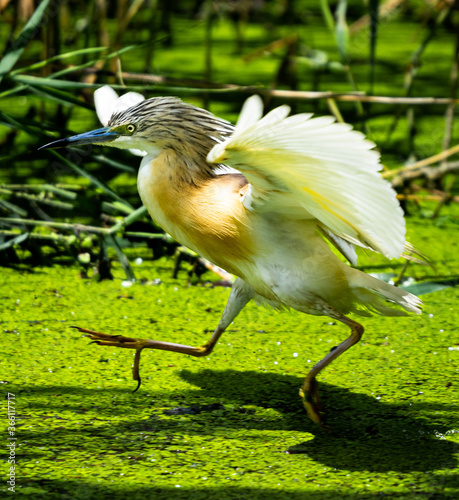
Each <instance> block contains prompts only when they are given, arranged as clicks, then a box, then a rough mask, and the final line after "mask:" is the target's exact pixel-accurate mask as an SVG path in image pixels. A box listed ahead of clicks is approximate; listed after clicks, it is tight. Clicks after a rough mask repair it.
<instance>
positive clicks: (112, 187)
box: [0, 0, 459, 278]
mask: <svg viewBox="0 0 459 500" xmlns="http://www.w3.org/2000/svg"><path fill="white" fill-rule="evenodd" d="M1 16H2V17H1V24H0V27H1V36H0V43H1V44H2V45H3V47H4V49H3V54H4V56H3V59H2V61H1V64H0V78H1V91H0V127H1V129H0V134H1V135H0V158H1V164H2V168H1V170H0V182H1V184H0V215H1V218H0V259H2V260H3V261H5V260H6V261H8V262H9V263H11V264H15V263H20V262H22V263H29V264H31V265H34V264H43V263H47V262H48V263H49V262H50V259H59V260H60V261H61V262H65V261H67V262H80V264H82V265H83V267H85V266H86V267H92V266H95V268H96V272H97V273H98V276H100V277H109V276H110V271H109V264H108V259H107V258H106V254H107V248H112V249H115V250H116V254H115V251H114V250H110V251H109V254H110V255H113V256H114V258H117V259H118V260H119V261H120V262H121V263H122V264H123V266H124V268H125V273H126V275H127V277H129V278H132V277H133V276H134V272H133V271H132V269H130V267H129V263H128V261H127V259H125V258H123V249H125V248H127V247H130V246H132V245H148V246H149V247H150V248H152V249H153V256H154V257H155V258H157V257H159V256H161V255H164V254H165V253H166V254H170V253H174V252H175V244H174V243H173V242H170V241H169V240H168V239H167V237H166V238H164V237H163V235H162V233H161V231H160V230H159V229H158V228H155V227H154V226H153V225H152V222H151V221H150V220H149V218H148V217H147V216H146V214H145V210H144V209H142V208H139V210H137V211H136V210H135V209H136V208H138V207H139V206H140V202H139V199H138V195H137V191H136V186H135V171H136V169H137V165H138V163H139V161H138V158H135V157H132V156H131V155H130V154H129V152H125V151H121V152H120V151H119V150H117V151H113V150H110V149H107V148H105V149H102V148H94V149H92V148H86V149H80V150H68V151H63V152H62V151H59V152H56V151H43V152H37V148H38V147H39V146H40V145H43V144H44V143H46V142H49V141H50V140H53V139H56V138H59V137H65V136H68V135H71V134H74V133H78V132H82V131H85V130H90V129H92V128H96V127H98V126H99V124H98V122H97V119H96V116H95V113H94V112H93V101H92V94H93V90H94V88H96V87H98V86H99V85H102V84H110V85H112V86H114V87H115V88H117V89H118V92H120V93H123V92H125V91H127V90H136V91H139V92H141V93H143V94H144V95H146V96H147V97H152V96H156V95H165V94H172V95H179V96H181V97H182V98H184V99H186V100H188V101H190V102H192V103H195V104H196V105H200V106H204V107H207V108H209V109H210V110H211V111H213V112H214V113H216V114H218V115H220V116H222V117H224V118H227V119H229V120H232V121H234V120H235V119H236V117H237V113H238V111H239V109H240V107H241V104H242V102H243V100H244V99H245V98H246V97H247V96H248V95H250V94H252V93H253V92H259V93H260V94H261V95H262V96H263V97H264V99H265V103H266V109H269V108H272V107H273V106H276V105H278V104H280V103H284V102H286V101H287V102H289V103H290V105H291V106H292V108H293V110H294V111H296V112H298V111H311V110H312V111H314V112H316V113H319V114H329V113H333V114H334V115H335V116H336V117H337V119H339V120H341V119H342V120H344V121H347V122H349V123H352V124H353V125H354V126H355V127H356V128H358V129H361V130H362V131H364V132H365V133H367V134H368V135H369V137H370V138H371V139H373V140H374V141H375V142H376V143H377V145H378V148H379V149H380V150H381V152H382V155H383V163H384V165H385V166H386V167H387V168H391V169H393V170H392V171H391V172H386V173H385V175H387V177H388V178H389V179H390V180H391V181H392V182H393V184H394V186H395V187H396V188H397V190H398V191H399V193H400V198H401V200H402V204H403V206H404V208H405V209H406V211H407V212H408V213H412V212H415V213H422V214H423V215H427V216H429V217H433V218H438V217H439V216H440V215H441V214H442V208H443V206H444V205H445V204H449V203H457V200H458V182H457V180H456V176H455V172H456V171H457V168H458V164H459V161H458V160H457V158H458V156H457V155H456V156H454V155H453V154H451V153H452V152H454V151H457V148H455V145H456V141H457V137H458V135H459V128H458V125H457V119H456V120H455V117H457V106H456V105H455V103H456V102H457V100H456V98H457V67H458V43H459V42H458V40H459V29H458V23H459V11H458V4H457V2H454V1H452V0H446V1H421V0H417V1H403V0H391V1H386V2H378V1H377V0H370V1H369V2H367V3H365V2H361V1H356V0H352V1H351V2H346V1H339V2H328V0H322V1H300V0H297V1H293V0H290V1H289V0H282V1H281V0H279V1H262V0H260V1H249V0H234V1H227V2H224V1H220V2H219V1H210V0H203V1H199V0H196V1H163V0H148V1H146V0H145V1H132V2H128V1H122V0H120V1H117V2H108V1H90V2H78V1H76V0H74V1H58V0H52V1H48V2H41V3H38V2H33V1H32V0H20V1H16V2H13V1H10V2H9V1H7V0H5V1H4V2H2V11H1ZM442 151H447V153H446V154H444V155H442V156H440V157H437V156H436V155H438V154H439V153H441V152H442ZM126 216H127V218H126ZM81 225H84V226H81ZM146 233H150V236H148V237H147V234H146ZM151 233H157V234H156V236H152V235H151ZM18 252H19V253H18ZM115 255H116V257H115ZM88 259H89V260H88Z"/></svg>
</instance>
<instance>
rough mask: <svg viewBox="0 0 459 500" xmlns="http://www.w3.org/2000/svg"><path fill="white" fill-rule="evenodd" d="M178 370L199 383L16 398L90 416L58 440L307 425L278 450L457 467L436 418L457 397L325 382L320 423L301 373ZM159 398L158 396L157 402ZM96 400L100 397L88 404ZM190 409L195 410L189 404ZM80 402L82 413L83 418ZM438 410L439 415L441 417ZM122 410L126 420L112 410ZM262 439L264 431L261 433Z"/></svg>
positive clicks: (49, 411)
mask: <svg viewBox="0 0 459 500" xmlns="http://www.w3.org/2000/svg"><path fill="white" fill-rule="evenodd" d="M179 375H180V377H182V378H183V379H184V380H185V381H186V382H188V383H189V384H191V385H193V386H195V387H196V389H194V390H189V391H188V392H186V393H182V392H181V391H179V390H177V391H171V392H170V393H168V394H165V393H158V394H155V391H154V389H153V390H151V388H150V387H148V386H147V383H148V385H154V381H153V380H150V381H149V382H146V383H145V385H144V389H143V392H142V391H140V392H139V393H136V394H131V393H130V391H128V390H119V389H100V388H97V389H91V388H87V387H86V388H79V387H75V386H72V387H65V386H59V387H56V386H47V387H40V386H29V388H28V389H26V390H25V391H24V393H23V395H21V397H24V398H26V397H27V394H29V395H30V396H34V395H35V396H40V397H44V399H43V400H41V402H38V401H34V402H32V401H31V406H29V408H30V409H31V410H32V411H34V412H35V411H36V412H38V413H39V414H40V413H45V414H46V415H48V416H47V417H46V418H63V422H64V423H65V415H64V417H61V416H59V415H62V413H60V412H63V411H65V412H67V413H69V412H70V413H72V412H73V413H77V414H81V415H82V418H86V421H85V425H84V426H82V427H81V430H75V429H74V428H72V427H69V428H65V427H61V428H60V430H59V433H60V434H59V435H60V436H61V439H62V442H65V439H67V438H71V439H73V440H74V439H75V438H77V439H78V436H76V435H75V434H78V433H80V434H81V437H87V436H88V435H89V436H91V437H92V438H96V437H97V439H98V440H99V444H100V446H103V447H104V449H105V448H106V451H109V450H112V451H113V450H115V449H116V447H117V446H119V443H118V442H114V441H113V440H112V439H111V437H112V435H117V436H130V435H132V433H141V434H142V435H145V434H148V433H151V434H152V435H155V436H157V435H158V432H159V433H160V432H165V433H166V434H167V435H172V436H176V437H177V440H178V441H180V439H179V435H180V434H182V433H183V434H188V435H193V433H194V432H198V433H199V434H201V435H202V432H203V430H202V429H203V427H202V426H198V427H196V426H195V425H194V424H195V423H196V422H202V420H203V419H205V432H206V433H207V434H209V435H210V436H212V435H213V434H221V430H222V427H223V428H225V427H226V428H227V429H228V430H229V429H233V430H236V431H237V433H238V434H239V435H240V436H243V434H244V430H250V436H251V437H252V438H253V439H256V432H255V433H254V432H253V431H257V430H259V431H260V432H265V431H270V432H272V436H273V446H276V441H275V436H276V431H297V432H298V433H302V434H304V433H307V434H308V436H307V439H305V441H304V442H301V443H298V442H297V440H296V444H292V445H291V446H290V447H286V449H285V450H284V451H285V452H286V453H290V454H292V455H300V456H301V455H303V456H307V457H309V458H310V459H313V460H314V461H316V462H318V463H321V464H323V465H326V466H328V467H333V468H336V469H344V470H348V471H373V472H386V471H397V472H402V473H403V472H410V471H424V472H426V471H435V470H441V469H455V468H456V467H457V459H456V458H455V454H456V453H458V452H459V445H457V444H455V443H452V442H451V441H449V440H447V439H445V434H446V433H447V431H451V430H452V429H451V428H450V427H447V426H446V424H444V423H441V421H443V422H452V421H454V420H453V418H454V417H453V415H452V412H453V410H454V408H453V406H448V405H440V404H432V403H423V402H422V401H411V400H407V401H406V402H404V403H397V404H393V403H385V402H383V401H378V400H376V399H375V398H372V397H369V396H367V395H364V394H356V393H352V392H350V391H349V390H347V389H343V388H340V387H337V386H334V385H331V384H325V383H321V384H320V389H321V395H322V399H323V402H324V405H325V407H326V410H327V415H328V424H329V426H330V428H331V430H330V431H326V430H324V429H322V428H321V427H319V426H318V425H316V424H314V423H313V422H312V421H310V420H309V418H308V417H307V415H306V412H305V410H304V409H303V408H302V404H301V402H300V400H299V396H298V389H299V387H300V386H301V383H302V381H303V378H302V377H297V376H292V375H281V374H275V373H260V372H255V371H237V370H208V369H206V370H200V371H187V370H182V371H180V372H179ZM147 391H148V392H147ZM113 398H115V399H113ZM178 400H179V401H180V404H183V406H181V407H178V408H177V407H176V406H174V405H176V404H177V401H178ZM209 400H212V401H215V400H218V401H219V402H220V405H219V406H218V408H217V410H218V418H215V414H208V413H206V412H212V411H213V410H214V409H215V407H214V406H212V405H207V404H206V402H208V401H209ZM115 401H117V403H116V404H115V403H114V402H115ZM157 402H160V404H161V405H162V408H161V409H160V410H158V408H157ZM203 402H204V404H203ZM94 404H95V405H97V406H91V405H94ZM167 405H170V406H169V407H167ZM148 407H150V408H152V415H151V418H150V419H145V414H144V413H143V416H142V418H138V417H137V412H136V408H139V409H142V410H144V409H145V408H148ZM257 408H258V409H257ZM263 408H267V409H273V410H275V411H276V412H277V415H276V413H272V412H271V413H269V415H268V417H266V415H265V412H264V411H263ZM190 409H191V410H192V411H188V410H190ZM182 410H183V411H182ZM86 411H87V412H88V414H87V416H86V417H85V416H84V415H85V412H86ZM91 412H92V413H91ZM437 413H438V414H440V415H441V421H440V419H439V418H438V415H437ZM449 413H451V415H449ZM91 414H95V415H96V417H93V416H90V415H91ZM164 414H166V415H167V417H166V416H165V415H164ZM174 415H177V417H176V418H175V417H174ZM119 416H122V417H123V419H121V420H120V419H118V418H117V417H119ZM114 417H115V419H114V420H112V419H113V418H114ZM126 417H128V418H126ZM93 420H97V421H99V422H100V421H101V420H102V421H103V420H106V421H108V422H109V424H110V429H111V433H110V434H109V436H110V438H108V437H107V436H106V435H103V434H102V435H101V433H100V427H99V426H98V425H95V423H94V422H93ZM63 425H64V424H63ZM196 429H198V430H196ZM456 432H457V431H456ZM21 433H22V439H24V440H25V441H28V442H30V443H32V442H37V443H38V442H40V440H44V441H46V440H47V439H49V437H48V436H47V435H46V430H45V429H44V428H43V430H40V429H38V430H37V429H35V430H31V431H29V430H27V429H26V428H24V429H21ZM311 435H312V438H311V437H310V436H311ZM66 436H67V437H66ZM72 436H73V437H72ZM126 439H127V437H126ZM174 439H175V438H174ZM263 440H266V434H264V435H263ZM292 440H293V439H292ZM146 446H148V445H146ZM26 455H27V453H26ZM32 456H33V455H30V457H29V458H32ZM445 480H446V479H445ZM452 480H454V481H456V478H454V477H453V476H451V475H450V476H448V481H452Z"/></svg>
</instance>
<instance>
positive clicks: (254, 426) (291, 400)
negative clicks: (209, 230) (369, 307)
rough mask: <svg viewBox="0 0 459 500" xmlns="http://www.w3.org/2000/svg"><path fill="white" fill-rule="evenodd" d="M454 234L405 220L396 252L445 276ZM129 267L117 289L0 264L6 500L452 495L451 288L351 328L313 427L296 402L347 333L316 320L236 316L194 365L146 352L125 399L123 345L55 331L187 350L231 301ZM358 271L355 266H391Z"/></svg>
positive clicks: (128, 358)
mask: <svg viewBox="0 0 459 500" xmlns="http://www.w3.org/2000/svg"><path fill="white" fill-rule="evenodd" d="M456 227H457V225H456V224H454V220H453V219H451V218H448V217H446V219H445V220H444V222H443V227H441V228H439V227H435V226H432V224H431V222H430V221H429V220H422V219H410V221H409V237H410V239H411V241H413V243H415V244H416V245H417V246H418V247H420V248H421V249H422V248H423V249H428V250H429V255H430V256H431V257H433V258H435V259H436V261H437V262H438V263H439V264H438V265H439V266H440V268H439V269H437V273H438V272H439V273H440V274H441V273H442V272H444V274H446V273H448V274H449V275H451V274H457V271H458V267H459V262H458V259H457V246H458V242H457V238H455V236H454V234H455V231H457V229H456ZM432 254H433V255H432ZM139 257H143V262H142V264H141V265H138V266H137V268H136V272H137V275H138V277H139V280H138V282H137V283H135V284H134V285H132V286H131V287H128V288H125V287H123V286H122V285H123V281H122V280H123V272H122V270H121V268H115V270H114V271H115V279H114V280H113V281H104V282H99V283H98V282H95V281H92V280H90V279H85V278H82V277H81V276H80V274H79V269H77V268H75V267H63V266H59V267H54V268H34V269H26V268H24V269H15V270H13V269H2V271H1V283H0V291H1V293H0V295H1V301H2V317H1V326H2V330H3V338H4V340H5V341H4V342H3V344H2V347H1V350H2V356H1V359H2V363H1V365H2V377H1V378H2V387H3V391H4V395H5V396H6V394H7V393H10V394H14V397H15V411H16V424H17V425H16V437H17V441H16V443H17V446H16V458H17V473H16V474H17V488H16V495H19V496H20V497H22V496H30V497H32V498H47V499H48V498H51V499H54V498H72V499H73V498H82V499H83V498H125V497H127V496H128V495H129V497H130V498H139V499H141V498H164V499H166V498H193V499H194V498H203V499H207V498H216V499H217V498H218V499H226V498H244V499H245V498H247V499H252V498H254V499H257V498H286V499H287V498H314V499H316V498H320V499H322V498H323V499H327V498H354V497H358V498H373V497H375V498H376V497H378V498H379V497H381V496H382V497H383V498H403V499H405V498H457V495H458V494H459V484H458V478H457V460H458V451H459V425H458V416H459V408H458V402H459V401H458V400H459V398H458V392H457V385H458V370H459V352H458V350H457V344H458V342H459V340H458V339H459V330H458V323H459V322H458V318H459V310H458V307H457V304H458V290H457V289H455V288H448V289H445V290H442V291H439V292H436V293H432V294H428V295H424V296H423V298H424V301H425V310H424V313H423V315H422V316H410V317H404V318H380V317H375V318H369V319H367V320H365V322H364V324H365V326H366V333H365V336H364V338H363V339H362V341H361V342H360V343H359V344H357V345H356V346H355V347H353V348H352V349H351V350H350V351H348V352H347V353H346V354H345V355H343V356H342V357H340V358H339V359H338V360H337V361H336V362H335V363H333V364H332V365H331V366H330V367H329V368H327V369H326V370H325V371H324V372H323V373H322V374H321V376H320V380H319V382H320V386H321V390H322V397H323V400H324V403H325V406H326V408H327V412H328V422H329V425H330V427H331V431H330V432H327V431H325V430H322V429H321V428H319V427H318V426H317V425H315V424H314V423H312V422H311V421H310V420H309V418H308V417H307V415H306V413H305V411H304V409H303V407H302V404H301V402H300V399H299V397H298V389H299V387H300V385H301V382H302V379H303V377H304V375H305V373H306V372H307V370H308V369H309V367H311V364H312V363H314V362H315V361H317V360H318V359H320V358H321V357H323V355H324V354H325V353H326V352H328V351H329V350H330V348H331V347H332V346H334V345H336V344H337V343H338V342H340V341H341V340H342V339H343V338H344V337H345V336H346V335H347V334H348V332H347V330H346V328H344V327H343V326H341V325H339V324H334V323H333V322H331V321H330V320H329V319H328V318H325V317H311V316H305V315H302V314H299V313H296V312H292V313H288V312H283V313H275V312H273V311H271V310H267V309H264V308H261V307H257V306H255V305H254V304H249V306H247V307H246V309H244V311H243V312H242V313H241V314H240V316H239V317H238V318H237V320H236V321H235V323H234V324H233V325H232V326H231V327H230V328H229V330H228V331H227V332H226V333H225V335H224V336H223V337H222V340H221V341H220V342H219V344H218V346H217V349H216V350H215V352H214V353H213V354H212V355H211V356H209V357H208V358H203V359H194V358H190V357H187V356H181V355H178V354H174V353H168V352H160V351H144V353H143V355H142V356H143V359H142V365H141V373H142V375H143V385H142V386H141V388H140V390H139V391H138V392H137V393H135V394H133V393H132V390H133V389H134V388H135V385H136V384H135V383H134V382H133V381H132V379H131V373H130V367H131V364H132V360H133V353H132V351H130V350H124V349H116V348H111V347H100V346H96V345H88V342H87V340H86V339H84V338H81V335H80V334H79V333H78V332H77V331H76V330H73V329H70V328H69V327H70V326H71V325H78V326H82V327H87V328H93V329H99V330H101V331H104V332H107V333H123V334H125V335H129V336H134V337H146V338H156V339H167V340H170V341H175V342H182V343H189V344H192V345H199V344H201V343H202V342H203V341H204V340H205V339H206V338H207V337H208V335H209V331H211V330H212V329H213V328H214V327H215V325H216V323H217V321H218V318H219V314H220V312H221V310H222V309H223V307H224V304H225V301H226V299H227V297H228V294H229V289H228V288H225V287H219V286H215V287H214V286H212V285H211V284H210V283H209V282H205V281H204V282H203V284H201V285H198V286H187V285H186V281H185V278H184V277H183V278H180V279H177V280H174V279H172V278H171V275H172V267H173V262H172V261H171V260H160V261H155V262H152V261H150V260H149V259H148V255H147V254H146V251H145V250H144V249H139V250H138V251H133V253H132V255H130V258H131V259H132V260H133V262H134V259H138V258H139ZM137 262H140V261H139V260H137ZM362 262H363V264H364V265H365V269H366V271H367V272H375V271H377V272H381V271H395V272H396V271H397V270H398V269H399V268H400V266H401V264H400V263H397V262H395V263H393V262H392V263H386V264H384V260H383V259H382V258H381V259H380V258H379V257H378V258H374V257H371V256H363V259H362ZM384 266H385V267H384ZM389 266H390V267H389ZM429 273H433V271H432V270H431V269H430V268H426V267H425V266H417V265H413V266H412V267H411V268H410V272H409V274H410V275H411V276H414V277H417V278H421V277H423V276H424V277H425V276H426V275H428V274H429ZM183 274H185V273H183ZM206 278H207V279H208V280H210V281H212V280H214V279H216V277H215V276H212V275H206ZM141 283H142V284H141Z"/></svg>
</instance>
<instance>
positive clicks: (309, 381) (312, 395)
mask: <svg viewBox="0 0 459 500" xmlns="http://www.w3.org/2000/svg"><path fill="white" fill-rule="evenodd" d="M330 316H331V317H332V318H334V319H337V320H339V321H341V322H342V323H344V324H345V325H347V326H349V328H350V329H351V334H350V335H349V337H348V338H347V339H346V340H344V341H343V342H341V344H340V345H339V346H337V347H334V348H333V349H332V350H331V351H330V352H329V353H328V354H327V355H326V356H325V358H323V359H322V360H320V361H319V362H318V363H317V364H316V365H315V366H314V367H313V368H312V369H311V371H310V372H309V373H308V374H307V376H306V378H305V379H304V382H303V385H302V387H301V389H300V396H301V398H302V399H303V403H304V406H305V408H306V410H307V412H308V414H309V416H310V417H311V419H312V420H313V421H314V422H316V423H317V424H323V417H322V415H321V412H322V411H323V408H322V405H321V403H320V398H319V390H318V387H317V380H316V375H317V374H318V373H319V372H320V371H321V370H323V369H324V368H325V367H326V366H328V365H329V364H330V363H331V362H332V361H333V360H334V359H336V358H337V357H338V356H340V355H341V354H343V352H344V351H347V350H348V349H349V347H352V346H353V345H354V344H355V343H357V342H358V341H359V340H360V339H361V337H362V334H363V326H362V325H361V324H360V323H357V322H356V321H353V320H352V319H349V318H347V317H346V316H344V315H342V314H340V313H338V312H337V311H333V314H330Z"/></svg>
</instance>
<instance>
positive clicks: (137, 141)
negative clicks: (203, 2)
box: [108, 97, 234, 167]
mask: <svg viewBox="0 0 459 500" xmlns="http://www.w3.org/2000/svg"><path fill="white" fill-rule="evenodd" d="M108 127H109V128H110V129H111V130H115V131H120V132H121V134H120V137H119V139H117V140H115V141H113V142H112V143H111V144H110V145H112V146H115V147H121V148H138V149H142V150H144V151H147V152H148V153H150V154H155V155H158V154H160V153H161V151H163V150H165V149H173V150H174V151H175V152H176V153H177V154H178V155H180V156H183V157H186V158H188V159H193V158H194V159H199V160H200V161H201V160H204V161H205V160H206V157H207V154H208V153H209V151H210V150H211V149H212V147H213V146H214V145H215V144H216V143H218V142H220V141H222V140H224V139H225V138H227V137H229V135H230V134H231V132H232V131H233V129H234V127H233V126H232V125H231V124H230V123H228V122H226V121H224V120H222V119H220V118H217V117H216V116H214V115H213V114H212V113H209V112H208V111H206V110H203V109H200V108H197V107H195V106H192V105H190V104H187V103H184V102H183V101H181V100H180V99H178V98H176V97H154V98H151V99H146V100H144V101H141V102H139V103H138V104H136V105H135V106H132V107H130V108H128V109H126V110H123V111H117V112H115V113H114V114H113V115H112V116H111V118H110V120H109V122H108ZM214 167H215V166H214Z"/></svg>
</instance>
